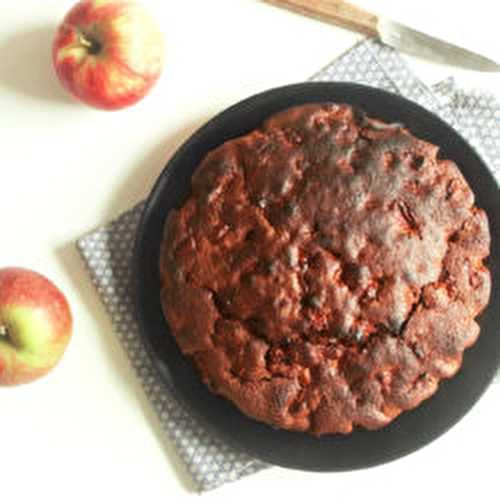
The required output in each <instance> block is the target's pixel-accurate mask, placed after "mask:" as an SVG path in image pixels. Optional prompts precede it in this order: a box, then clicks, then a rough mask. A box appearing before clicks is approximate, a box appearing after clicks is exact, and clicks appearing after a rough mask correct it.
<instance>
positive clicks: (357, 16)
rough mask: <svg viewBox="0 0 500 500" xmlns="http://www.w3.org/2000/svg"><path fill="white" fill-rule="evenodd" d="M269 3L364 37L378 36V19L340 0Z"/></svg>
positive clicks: (285, 0) (282, 0) (300, 0)
mask: <svg viewBox="0 0 500 500" xmlns="http://www.w3.org/2000/svg"><path fill="white" fill-rule="evenodd" d="M268 2H269V3H272V4H275V5H278V6H281V7H286V8H288V9H290V10H294V11H296V12H300V13H301V14H306V15H308V16H312V17H315V18H317V19H320V20H322V21H327V22H330V23H333V24H336V25H337V26H341V27H342V28H346V29H349V30H354V31H357V32H359V33H363V34H364V35H368V36H374V37H376V36H377V35H378V31H377V23H378V17H377V16H376V15H375V14H371V13H370V12H366V11H365V10H363V9H360V8H359V7H356V6H355V5H352V4H350V3H349V2H344V1H342V0H268Z"/></svg>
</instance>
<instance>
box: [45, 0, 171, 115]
mask: <svg viewBox="0 0 500 500" xmlns="http://www.w3.org/2000/svg"><path fill="white" fill-rule="evenodd" d="M52 59H53V64H54V68H55V71H56V73H57V76H58V77H59V80H60V81H61V83H62V84H63V86H64V87H65V88H66V89H67V90H68V91H69V92H70V93H71V94H72V95H73V96H74V97H76V98H77V99H79V100H80V101H83V102H84V103H86V104H89V105H91V106H94V107H96V108H100V109H105V110H117V109H121V108H124V107H127V106H130V105H132V104H135V103H136V102H138V101H139V100H140V99H142V98H143V97H144V96H145V95H146V94H147V93H148V92H149V91H150V90H151V88H152V87H153V86H154V84H155V83H156V82H157V80H158V78H159V77H160V74H161V72H162V70H163V62H164V40H163V35H162V34H161V31H160V30H159V28H158V26H157V24H156V22H155V21H154V19H153V18H152V17H151V16H150V15H149V14H148V12H147V11H146V10H145V9H144V7H142V6H141V5H140V4H138V3H137V2H135V1H132V0H82V1H80V2H79V3H77V4H76V5H75V6H74V7H73V8H72V9H71V10H70V11H69V12H68V13H67V15H66V17H65V18H64V20H63V22H62V23H61V25H60V26H59V28H58V30H57V33H56V35H55V38H54V42H53V47H52Z"/></svg>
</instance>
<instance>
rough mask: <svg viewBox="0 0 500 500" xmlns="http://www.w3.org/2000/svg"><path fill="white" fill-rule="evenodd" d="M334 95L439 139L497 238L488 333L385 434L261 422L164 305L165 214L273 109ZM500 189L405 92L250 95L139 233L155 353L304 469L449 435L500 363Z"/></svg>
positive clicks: (165, 185) (283, 461)
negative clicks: (223, 389) (177, 332)
mask: <svg viewBox="0 0 500 500" xmlns="http://www.w3.org/2000/svg"><path fill="white" fill-rule="evenodd" d="M324 101H334V102H342V103H348V104H351V105H354V106H358V107H360V108H362V109H363V110H364V111H366V113H367V114H368V115H369V116H371V117H373V118H380V119H382V120H384V121H386V122H401V123H403V124H405V126H406V127H407V128H409V129H410V131H411V132H412V133H413V134H414V135H415V136H417V137H419V138H422V139H425V140H428V141H429V142H432V143H434V144H437V145H439V146H440V149H441V156H442V157H443V158H449V159H451V160H454V161H455V162H456V163H457V165H458V166H459V167H460V169H461V171H462V172H463V174H464V176H465V178H466V179H467V181H468V182H469V183H470V185H471V187H472V189H473V190H474V193H475V195H476V203H477V205H478V206H480V207H481V208H483V209H485V210H486V212H487V214H488V217H489V221H490V228H491V233H492V237H493V241H492V248H491V250H492V252H491V257H490V258H489V264H488V265H489V267H490V270H491V272H492V277H493V292H492V296H491V302H490V305H489V306H488V308H487V309H486V311H485V312H484V313H483V315H482V316H481V317H480V319H479V323H480V326H481V335H480V337H479V340H478V342H477V343H476V345H475V346H474V347H472V348H471V349H469V350H467V351H466V353H465V356H464V363H463V367H462V369H461V370H460V372H459V373H458V374H457V375H456V376H455V377H454V378H453V379H451V380H447V381H445V382H443V383H442V384H441V386H440V388H439V390H438V392H437V393H436V395H435V396H433V397H432V398H431V399H429V400H428V401H426V402H424V403H423V404H422V405H420V406H419V407H418V408H417V409H415V410H413V411H410V412H406V413H404V414H403V415H401V416H400V417H398V418H397V419H396V420H395V421H394V422H392V423H391V424H390V425H389V426H387V427H386V428H384V429H382V430H379V431H365V430H355V431H354V432H353V433H352V434H351V435H348V436H341V435H330V436H323V437H321V438H316V437H313V436H310V435H306V434H302V433H295V432H289V431H284V430H277V429H273V428H271V427H269V426H268V425H265V424H261V423H259V422H256V421H254V420H252V419H250V418H248V417H246V416H244V415H243V414H241V413H240V412H239V411H238V410H237V409H236V407H234V406H233V405H232V404H231V403H230V402H228V401H226V400H224V399H222V398H220V397H218V396H215V395H213V394H212V393H210V392H209V390H208V389H207V388H206V387H205V386H204V385H203V384H202V383H201V381H200V379H199V378H198V375H197V373H196V371H195V370H194V368H193V367H192V365H191V364H190V362H189V361H187V360H186V359H185V358H184V357H183V356H182V355H181V353H180V351H179V349H178V347H177V344H176V342H175V340H174V338H173V337H172V336H171V335H170V334H169V329H168V325H167V324H166V322H165V320H164V318H163V314H162V311H161V306H160V292H159V290H160V288H159V272H158V258H159V247H160V242H161V238H162V229H163V223H164V220H165V217H166V215H167V213H168V211H169V210H171V209H172V208H175V207H179V206H180V205H181V204H182V202H183V201H184V200H185V199H186V197H187V196H188V194H189V192H190V179H191V175H192V174H193V172H194V170H195V169H196V167H197V166H198V165H199V163H200V162H201V160H202V159H203V157H204V156H205V154H206V153H208V152H209V151H210V150H212V149H214V148H215V147H217V146H219V145H220V144H222V143H223V142H225V141H226V140H229V139H232V138H235V137H238V136H241V135H243V134H246V133H248V132H250V131H252V130H253V129H255V128H257V127H259V126H260V125H261V124H262V122H263V121H264V120H265V119H266V118H268V117H269V116H271V115H272V114H274V113H276V112H278V111H281V110H284V109H286V108H289V107H291V106H295V105H299V104H304V103H309V102H324ZM499 224H500V196H499V189H498V186H497V184H496V182H495V180H494V178H493V176H492V175H491V173H490V172H489V171H488V169H487V167H486V166H485V164H484V163H483V162H482V160H481V159H480V158H479V156H478V155H477V154H476V153H475V152H474V150H473V149H472V148H471V147H470V146H469V145H468V144H467V143H466V142H465V141H464V139H462V138H461V137H460V136H459V135H458V134H457V133H456V132H455V131H454V130H453V129H452V128H451V127H450V126H448V125H447V124H446V123H444V122H443V121H441V120H440V119H439V118H437V117H436V116H435V115H433V114H432V113H430V112H428V111H426V110H425V109H423V108H421V107H420V106H418V105H416V104H415V103H413V102H411V101H408V100H406V99H404V98H402V97H400V96H397V95H393V94H390V93H388V92H384V91H382V90H378V89H375V88H371V87H366V86H362V85H356V84H350V83H304V84H298V85H291V86H287V87H283V88H278V89H274V90H270V91H268V92H264V93H262V94H259V95H257V96H254V97H251V98H249V99H247V100H245V101H243V102H241V103H239V104H236V105H235V106H233V107H231V108H229V109H228V110H227V111H225V112H223V113H221V114H220V115H218V116H217V117H215V118H214V119H212V120H211V121H210V122H209V123H208V124H207V125H205V126H204V127H202V128H201V129H200V130H199V131H198V132H196V133H195V134H194V135H193V136H192V137H191V138H190V139H189V140H188V141H187V142H186V143H185V144H184V145H183V146H182V147H181V148H180V149H179V151H178V152H177V153H176V154H175V156H174V157H173V158H172V159H171V160H170V161H169V163H168V165H167V166H166V168H165V170H164V171H163V173H162V174H161V176H160V178H159V179H158V181H157V183H156V185H155V187H154V188H153V191H152V193H151V195H150V197H149V199H148V201H147V203H146V207H145V209H144V213H143V216H142V220H141V223H140V225H139V228H138V232H137V239H136V246H135V255H134V259H135V260H134V273H135V277H136V279H135V287H136V289H135V292H136V306H137V316H138V320H139V323H140V328H141V330H142V334H143V337H144V340H145V343H146V345H147V348H148V350H149V352H150V355H151V357H152V360H153V362H154V364H155V365H156V367H157V369H158V370H159V372H160V374H161V376H162V377H163V379H164V380H165V381H166V382H168V383H169V385H170V386H172V387H173V388H174V390H175V393H176V396H177V397H178V398H179V399H180V400H182V401H184V402H185V403H186V405H187V406H188V407H189V408H190V409H191V410H192V411H193V412H194V413H196V414H197V415H198V416H199V417H201V418H202V420H203V421H204V423H205V424H206V425H207V426H208V427H209V428H210V429H211V430H212V431H213V432H215V433H217V434H218V435H219V436H222V438H223V439H225V440H226V442H228V443H230V444H232V445H233V446H235V447H237V448H239V449H241V450H244V451H246V452H247V453H248V454H250V455H252V456H254V457H256V458H258V459H261V460H263V461H265V462H268V463H271V464H276V465H280V466H284V467H291V468H297V469H304V470H315V471H333V470H348V469H357V468H362V467H368V466H373V465H377V464H381V463H384V462H388V461H390V460H393V459H396V458H399V457H402V456H403V455H406V454H408V453H411V452H413V451H415V450H417V449H419V448H421V447H422V446H424V445H426V444H428V443H430V442H431V441H432V440H434V439H435V438H437V437H438V436H440V435H441V434H443V433H444V432H446V431H447V430H448V429H449V428H450V427H452V426H453V425H454V424H455V423H456V422H457V421H458V420H459V419H460V418H461V417H463V416H464V415H465V413H466V412H467V411H468V410H469V409H470V408H471V407H472V406H473V405H474V403H475V402H476V401H477V400H478V398H479V397H480V396H481V394H482V393H483V392H484V390H485V389H486V387H487V386H488V384H489V383H490V381H491V379H492V377H493V376H494V374H495V371H496V369H497V367H498V363H499V360H500V335H499V334H498V332H497V326H498V325H499V324H500V296H499V293H500V288H499V287H498V285H497V284H498V282H499V278H500V261H499V250H500V248H499V243H500V241H499V238H498V235H499V234H500V227H499Z"/></svg>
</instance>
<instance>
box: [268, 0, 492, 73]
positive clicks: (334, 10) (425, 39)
mask: <svg viewBox="0 0 500 500" xmlns="http://www.w3.org/2000/svg"><path fill="white" fill-rule="evenodd" d="M267 1H268V3H272V4H275V5H279V6H282V7H287V8H289V9H291V10H294V11H296V12H300V13H302V14H306V15H308V16H311V17H315V18H317V19H320V20H322V21H327V22H330V23H333V24H336V25H337V26H341V27H342V28H346V29H349V30H353V31H357V32H358V33H362V34H364V35H368V36H370V37H375V38H378V39H379V40H381V41H382V42H383V43H385V44H387V45H390V46H391V47H394V48H395V49H397V50H400V51H401V52H406V53H407V54H411V55H415V56H420V57H424V58H425V59H429V60H432V61H435V62H439V63H445V64H451V65H455V66H461V67H463V68H467V69H473V70H477V71H500V64H498V63H496V62H495V61H493V60H491V59H488V58H487V57H484V56H481V55H479V54H476V53H474V52H471V51H469V50H467V49H464V48H462V47H459V46H457V45H453V44H451V43H448V42H445V41H443V40H440V39H439V38H434V37H432V36H430V35H426V34H425V33H422V32H420V31H416V30H414V29H412V28H409V27H407V26H404V25H403V24H400V23H397V22H395V21H391V20H389V19H386V18H384V17H381V16H377V15H375V14H372V13H370V12H367V11H365V10H363V9H361V8H359V7H356V6H355V5H352V4H350V3H349V2H344V1H342V0H267Z"/></svg>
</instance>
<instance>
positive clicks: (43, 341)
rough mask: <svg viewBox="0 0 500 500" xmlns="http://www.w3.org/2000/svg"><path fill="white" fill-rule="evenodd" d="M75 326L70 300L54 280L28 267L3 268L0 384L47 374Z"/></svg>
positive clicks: (1, 281)
mask: <svg viewBox="0 0 500 500" xmlns="http://www.w3.org/2000/svg"><path fill="white" fill-rule="evenodd" d="M72 328H73V319H72V315H71V310H70V307H69V304H68V301H67V300H66V297H65V296H64V295H63V293H62V292H61V291H60V290H59V289H58V288H57V287H56V286H55V285H54V284H53V283H52V282H51V281H49V280H48V279H47V278H46V277H44V276H42V275H41V274H38V273H37V272H35V271H31V270H28V269H23V268H19V267H8V268H3V269H0V385H4V386H6V385H18V384H25V383H28V382H32V381H33V380H36V379H38V378H40V377H42V376H43V375H46V374H47V373H48V372H49V371H50V370H52V368H54V367H55V366H56V365H57V363H58V362H59V360H60V359H61V357H62V355H63V354H64V352H65V350H66V347H67V345H68V342H69V340H70V338H71V334H72Z"/></svg>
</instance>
